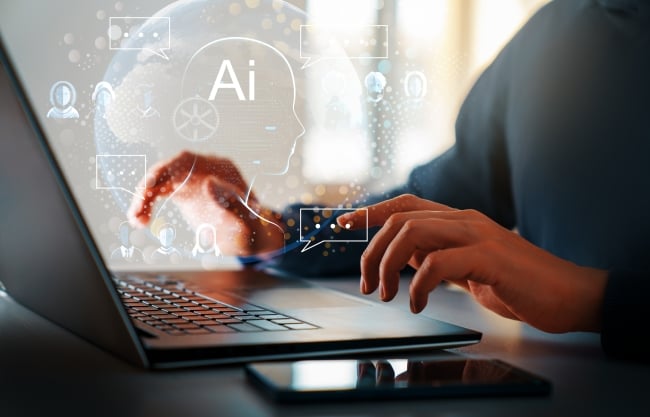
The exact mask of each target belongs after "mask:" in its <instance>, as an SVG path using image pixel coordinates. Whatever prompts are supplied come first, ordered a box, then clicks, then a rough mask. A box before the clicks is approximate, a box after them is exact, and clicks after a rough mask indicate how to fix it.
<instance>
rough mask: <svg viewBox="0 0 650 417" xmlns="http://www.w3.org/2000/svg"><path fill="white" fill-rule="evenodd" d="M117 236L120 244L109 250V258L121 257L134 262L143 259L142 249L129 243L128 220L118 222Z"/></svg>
mask: <svg viewBox="0 0 650 417" xmlns="http://www.w3.org/2000/svg"><path fill="white" fill-rule="evenodd" d="M118 237H119V238H120V246H118V247H117V248H115V249H114V250H113V252H111V259H121V260H124V261H127V262H135V263H138V262H142V261H144V255H143V253H142V251H141V250H140V249H139V248H137V247H135V245H133V244H132V243H131V227H130V225H129V222H122V223H120V227H119V230H118Z"/></svg>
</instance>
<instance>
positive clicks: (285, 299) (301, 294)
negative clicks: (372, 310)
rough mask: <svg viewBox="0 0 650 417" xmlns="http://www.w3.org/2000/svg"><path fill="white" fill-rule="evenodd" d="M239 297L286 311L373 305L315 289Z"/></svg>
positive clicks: (255, 292)
mask: <svg viewBox="0 0 650 417" xmlns="http://www.w3.org/2000/svg"><path fill="white" fill-rule="evenodd" d="M236 294H237V295H239V296H241V297H244V298H245V299H246V300H247V301H249V302H251V303H253V304H264V305H268V306H269V307H282V308H285V309H301V308H306V309H314V308H332V307H363V306H367V305H371V303H365V302H364V301H363V300H359V299H355V298H353V297H351V296H350V297H348V296H346V295H345V294H339V293H337V292H334V291H328V290H323V289H313V288H274V289H264V290H252V289H248V290H242V291H237V292H236Z"/></svg>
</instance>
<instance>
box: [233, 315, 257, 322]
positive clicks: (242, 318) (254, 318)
mask: <svg viewBox="0 0 650 417" xmlns="http://www.w3.org/2000/svg"><path fill="white" fill-rule="evenodd" d="M233 318H235V319H237V320H241V321H246V320H259V317H255V316H233Z"/></svg>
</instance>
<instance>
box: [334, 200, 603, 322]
mask: <svg viewBox="0 0 650 417" xmlns="http://www.w3.org/2000/svg"><path fill="white" fill-rule="evenodd" d="M367 215H368V225H369V227H373V226H383V227H382V228H381V229H380V230H379V232H378V233H377V234H376V235H375V237H374V238H373V239H372V241H371V242H370V244H369V245H368V247H367V249H366V250H365V252H364V253H363V255H362V257H361V274H362V278H361V291H362V292H363V293H364V294H370V293H372V292H373V291H375V290H376V289H377V288H378V287H379V288H380V294H381V299H382V300H383V301H390V300H391V299H393V297H395V295H396V294H397V291H398V286H399V276H400V271H401V270H402V269H403V268H404V267H405V266H406V265H410V266H412V267H413V268H415V269H416V272H415V275H414V276H413V279H412V281H411V284H410V288H409V293H410V299H411V311H413V312H414V313H419V312H421V311H422V310H423V309H424V307H425V306H426V304H427V298H428V294H429V292H431V291H433V290H434V289H435V288H436V286H437V285H438V284H439V283H440V282H441V281H443V280H445V281H448V282H451V283H454V284H457V285H460V286H461V287H463V288H465V289H466V290H468V291H469V292H470V293H471V294H472V295H473V296H474V297H475V298H476V300H477V301H478V302H479V303H480V304H482V305H483V306H485V307H487V308H488V309H490V310H492V311H494V312H496V313H498V314H500V315H502V316H504V317H508V318H511V319H516V320H521V321H524V322H526V323H529V324H531V325H532V326H534V327H537V328H539V329H541V330H544V331H547V332H556V333H560V332H567V331H599V330H600V309H601V305H602V300H603V294H604V291H605V285H606V282H607V276H608V274H607V271H603V270H598V269H594V268H587V267H581V266H578V265H575V264H573V263H571V262H568V261H566V260H563V259H561V258H558V257H556V256H555V255H552V254H551V253H549V252H546V251H545V250H543V249H541V248H539V247H537V246H535V245H533V244H531V243H530V242H528V241H526V240H525V239H524V238H522V237H521V236H520V235H518V234H517V233H515V232H513V231H511V230H507V229H505V228H503V227H501V226H499V225H498V224H496V223H495V222H493V221H492V220H490V219H489V218H488V217H487V216H485V215H483V214H481V213H479V212H477V211H475V210H456V209H453V208H451V207H448V206H445V205H442V204H438V203H434V202H432V201H428V200H423V199H420V198H418V197H415V196H412V195H402V196H399V197H396V198H394V199H391V200H388V201H385V202H382V203H379V204H375V205H372V206H369V207H368V211H367ZM362 219H363V220H365V213H363V214H362V213H357V212H352V213H347V214H345V215H342V216H339V218H338V219H337V222H338V223H339V225H345V224H347V223H350V224H351V229H355V228H359V227H365V221H363V222H362V221H361V220H362ZM355 220H356V223H358V225H357V226H355V225H354V224H355Z"/></svg>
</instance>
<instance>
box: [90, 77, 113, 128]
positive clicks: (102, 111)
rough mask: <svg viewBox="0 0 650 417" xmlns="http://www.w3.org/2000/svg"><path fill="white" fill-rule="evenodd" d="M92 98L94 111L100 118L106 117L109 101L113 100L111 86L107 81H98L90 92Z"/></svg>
mask: <svg viewBox="0 0 650 417" xmlns="http://www.w3.org/2000/svg"><path fill="white" fill-rule="evenodd" d="M92 100H93V103H94V104H95V111H96V113H97V114H98V115H100V116H101V117H102V118H104V119H105V118H106V112H107V111H108V108H109V107H110V105H111V103H112V102H113V101H114V100H115V92H114V91H113V86H112V85H111V84H110V83H109V82H108V81H100V82H99V83H97V85H96V86H95V90H94V91H93V94H92Z"/></svg>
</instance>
